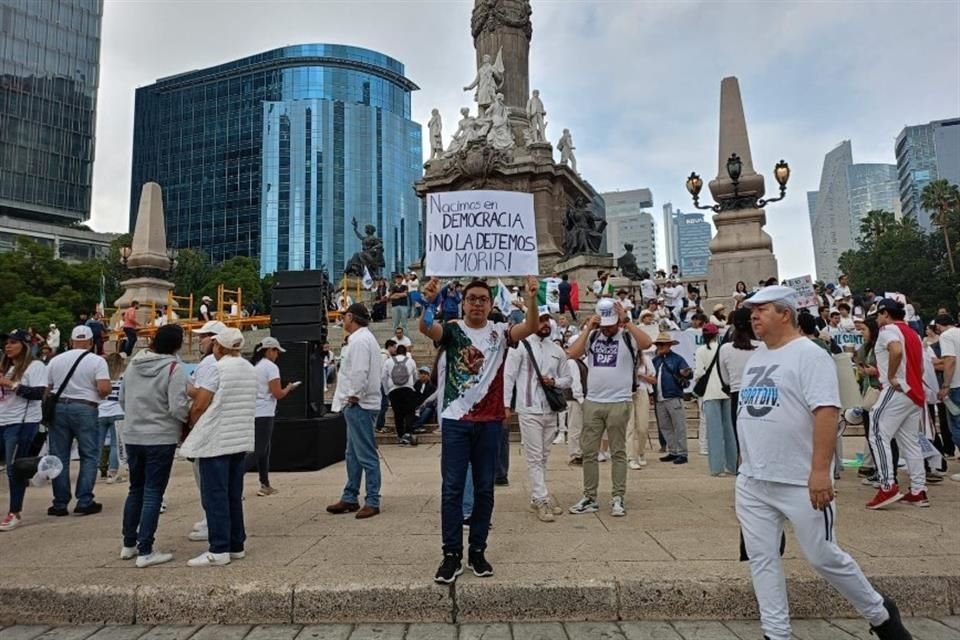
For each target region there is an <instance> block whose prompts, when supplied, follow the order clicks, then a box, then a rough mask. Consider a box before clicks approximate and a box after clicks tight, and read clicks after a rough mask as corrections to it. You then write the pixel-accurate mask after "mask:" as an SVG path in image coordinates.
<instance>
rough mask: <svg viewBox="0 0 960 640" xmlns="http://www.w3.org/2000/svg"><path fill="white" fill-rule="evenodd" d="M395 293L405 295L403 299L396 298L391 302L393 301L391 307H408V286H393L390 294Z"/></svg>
mask: <svg viewBox="0 0 960 640" xmlns="http://www.w3.org/2000/svg"><path fill="white" fill-rule="evenodd" d="M394 293H402V294H404V295H403V297H402V298H394V299H393V300H391V301H390V302H391V306H394V307H405V306H407V295H406V294H407V285H405V284H395V285H393V286H392V287H390V294H391V295H393V294H394Z"/></svg>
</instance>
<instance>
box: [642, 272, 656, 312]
mask: <svg viewBox="0 0 960 640" xmlns="http://www.w3.org/2000/svg"><path fill="white" fill-rule="evenodd" d="M640 296H641V302H642V303H643V304H645V305H648V304H649V303H650V301H651V300H656V299H657V285H656V284H655V283H654V282H653V279H652V278H651V277H650V274H649V273H648V274H647V277H646V278H644V279H643V280H641V281H640Z"/></svg>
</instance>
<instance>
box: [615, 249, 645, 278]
mask: <svg viewBox="0 0 960 640" xmlns="http://www.w3.org/2000/svg"><path fill="white" fill-rule="evenodd" d="M623 248H624V249H626V250H627V252H626V253H625V254H623V255H622V256H620V257H619V258H617V270H618V271H619V272H620V275H622V276H623V277H624V278H627V279H628V280H643V276H642V275H641V273H640V269H639V267H637V257H636V256H635V255H633V244H632V243H630V242H625V243H623Z"/></svg>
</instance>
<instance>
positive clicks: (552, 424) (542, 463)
mask: <svg viewBox="0 0 960 640" xmlns="http://www.w3.org/2000/svg"><path fill="white" fill-rule="evenodd" d="M520 437H521V438H522V440H523V454H524V457H525V458H526V460H527V478H528V479H529V480H530V502H533V503H536V504H542V503H545V502H546V501H547V495H548V494H549V492H548V491H547V457H548V456H549V455H550V445H551V444H553V439H554V438H555V437H557V414H555V413H545V414H542V415H540V414H533V413H521V414H520Z"/></svg>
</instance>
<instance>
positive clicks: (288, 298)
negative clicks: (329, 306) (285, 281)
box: [271, 287, 325, 313]
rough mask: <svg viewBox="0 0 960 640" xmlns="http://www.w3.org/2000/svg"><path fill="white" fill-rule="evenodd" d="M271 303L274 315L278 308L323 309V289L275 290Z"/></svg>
mask: <svg viewBox="0 0 960 640" xmlns="http://www.w3.org/2000/svg"><path fill="white" fill-rule="evenodd" d="M271 303H272V309H273V311H274V313H276V311H277V307H309V306H315V307H321V308H322V307H323V306H324V304H325V301H324V297H323V287H300V288H297V289H278V288H276V287H274V288H273V293H272V294H271Z"/></svg>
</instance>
